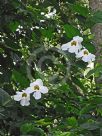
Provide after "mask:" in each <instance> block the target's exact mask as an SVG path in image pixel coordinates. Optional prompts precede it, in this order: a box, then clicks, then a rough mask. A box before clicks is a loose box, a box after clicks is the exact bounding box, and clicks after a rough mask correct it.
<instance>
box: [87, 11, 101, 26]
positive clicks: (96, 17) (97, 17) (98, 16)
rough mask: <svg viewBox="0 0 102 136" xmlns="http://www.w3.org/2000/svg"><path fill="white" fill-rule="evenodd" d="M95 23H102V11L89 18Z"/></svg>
mask: <svg viewBox="0 0 102 136" xmlns="http://www.w3.org/2000/svg"><path fill="white" fill-rule="evenodd" d="M89 20H90V21H92V22H93V23H95V24H96V23H102V11H97V12H95V13H94V14H93V16H92V17H90V18H89Z"/></svg>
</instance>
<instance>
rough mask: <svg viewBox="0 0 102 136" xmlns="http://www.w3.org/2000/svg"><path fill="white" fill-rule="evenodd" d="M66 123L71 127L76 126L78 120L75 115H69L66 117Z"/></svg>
mask: <svg viewBox="0 0 102 136" xmlns="http://www.w3.org/2000/svg"><path fill="white" fill-rule="evenodd" d="M67 122H68V125H69V126H72V127H76V126H77V125H78V122H77V120H76V118H75V117H70V118H68V119H67Z"/></svg>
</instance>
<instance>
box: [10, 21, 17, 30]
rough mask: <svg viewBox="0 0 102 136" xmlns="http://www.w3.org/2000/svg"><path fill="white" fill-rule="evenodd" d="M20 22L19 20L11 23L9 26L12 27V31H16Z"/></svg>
mask: <svg viewBox="0 0 102 136" xmlns="http://www.w3.org/2000/svg"><path fill="white" fill-rule="evenodd" d="M18 25H19V23H18V22H11V23H10V24H9V28H10V29H11V31H12V32H15V31H16V29H17V27H18Z"/></svg>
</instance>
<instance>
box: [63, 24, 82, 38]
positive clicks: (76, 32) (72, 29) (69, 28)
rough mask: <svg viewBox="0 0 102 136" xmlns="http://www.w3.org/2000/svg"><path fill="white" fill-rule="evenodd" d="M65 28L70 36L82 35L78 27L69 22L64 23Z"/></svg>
mask: <svg viewBox="0 0 102 136" xmlns="http://www.w3.org/2000/svg"><path fill="white" fill-rule="evenodd" d="M64 30H65V32H66V35H67V37H68V38H73V37H74V36H77V35H80V31H79V30H78V29H77V28H76V27H74V26H72V25H69V24H66V25H64Z"/></svg>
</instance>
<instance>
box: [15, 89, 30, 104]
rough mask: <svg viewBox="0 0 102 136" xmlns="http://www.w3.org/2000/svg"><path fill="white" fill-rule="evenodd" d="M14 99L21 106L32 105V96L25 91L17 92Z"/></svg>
mask: <svg viewBox="0 0 102 136" xmlns="http://www.w3.org/2000/svg"><path fill="white" fill-rule="evenodd" d="M13 99H14V100H15V101H20V104H21V105H22V106H28V105H30V102H29V101H30V94H29V93H27V92H25V90H23V91H22V92H16V95H14V96H13Z"/></svg>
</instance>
